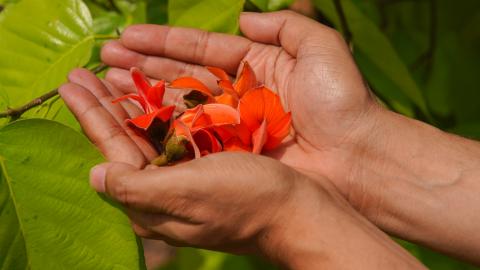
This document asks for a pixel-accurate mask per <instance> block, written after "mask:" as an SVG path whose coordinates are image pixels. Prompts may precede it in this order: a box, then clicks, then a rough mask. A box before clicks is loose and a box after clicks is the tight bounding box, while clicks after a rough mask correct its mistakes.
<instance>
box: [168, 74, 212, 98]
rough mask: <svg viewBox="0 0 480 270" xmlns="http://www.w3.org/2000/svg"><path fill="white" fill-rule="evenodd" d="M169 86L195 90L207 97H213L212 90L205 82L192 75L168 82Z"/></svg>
mask: <svg viewBox="0 0 480 270" xmlns="http://www.w3.org/2000/svg"><path fill="white" fill-rule="evenodd" d="M170 87H172V88H179V89H192V90H197V91H199V92H201V93H203V94H205V95H207V96H209V97H213V95H212V91H211V90H210V89H209V88H208V87H207V86H206V85H205V84H203V83H202V82H201V81H199V80H197V79H195V78H192V77H182V78H178V79H176V80H174V81H173V82H171V83H170Z"/></svg>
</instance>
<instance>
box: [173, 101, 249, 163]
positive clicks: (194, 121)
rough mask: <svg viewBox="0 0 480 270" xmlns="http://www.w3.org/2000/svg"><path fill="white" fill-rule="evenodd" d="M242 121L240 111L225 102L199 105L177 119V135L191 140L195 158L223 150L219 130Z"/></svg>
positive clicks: (175, 127) (174, 126)
mask: <svg viewBox="0 0 480 270" xmlns="http://www.w3.org/2000/svg"><path fill="white" fill-rule="evenodd" d="M239 123H240V115H239V114H238V111H237V110H235V109H233V108H232V107H230V106H227V105H224V104H214V103H212V104H206V105H201V104H200V105H198V106H196V107H195V108H193V109H189V110H186V111H185V112H184V113H183V114H182V115H181V116H180V117H179V118H178V119H176V120H175V122H174V124H173V128H174V130H175V135H176V136H184V137H185V138H187V140H188V141H189V142H190V145H191V147H192V149H193V152H194V154H195V158H198V157H200V156H204V155H206V154H209V153H215V152H220V151H222V149H223V147H222V144H221V143H220V142H219V140H218V139H217V131H218V130H221V128H222V127H225V126H233V125H237V124H239Z"/></svg>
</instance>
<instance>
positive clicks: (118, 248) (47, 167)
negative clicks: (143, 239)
mask: <svg viewBox="0 0 480 270" xmlns="http://www.w3.org/2000/svg"><path fill="white" fill-rule="evenodd" d="M101 161H102V157H101V155H100V154H99V153H98V152H97V151H96V150H95V148H94V147H93V145H91V144H90V143H89V142H88V140H87V139H86V138H85V137H83V135H81V134H80V133H77V132H76V131H74V130H72V129H70V128H68V127H66V126H63V125H61V124H59V123H56V122H53V121H49V120H41V119H31V120H20V121H18V122H14V123H12V124H10V125H7V126H5V127H4V128H2V129H0V168H1V170H0V224H2V225H1V226H0V269H143V268H144V263H143V254H142V251H141V248H139V245H138V242H137V239H136V237H135V235H134V234H133V232H132V229H131V227H130V225H129V221H128V219H127V217H126V216H125V215H124V214H123V212H122V211H121V210H120V209H119V208H118V207H117V206H116V205H113V204H111V203H109V202H108V201H106V200H105V199H104V198H102V197H100V196H98V195H97V194H96V193H95V192H94V191H93V190H92V189H91V188H90V187H89V184H88V171H89V169H90V167H92V166H93V165H94V164H96V163H98V162H101Z"/></svg>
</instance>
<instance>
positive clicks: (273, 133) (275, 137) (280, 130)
mask: <svg viewBox="0 0 480 270" xmlns="http://www.w3.org/2000/svg"><path fill="white" fill-rule="evenodd" d="M291 122H292V115H291V113H290V112H289V113H287V114H286V115H285V116H284V117H283V118H282V119H280V120H279V121H277V122H275V123H272V124H271V125H268V129H267V132H268V139H267V142H266V143H265V145H264V146H263V148H264V149H265V150H273V149H275V148H276V147H277V146H279V145H280V144H281V143H282V141H283V139H285V137H287V135H288V134H289V133H290V125H291Z"/></svg>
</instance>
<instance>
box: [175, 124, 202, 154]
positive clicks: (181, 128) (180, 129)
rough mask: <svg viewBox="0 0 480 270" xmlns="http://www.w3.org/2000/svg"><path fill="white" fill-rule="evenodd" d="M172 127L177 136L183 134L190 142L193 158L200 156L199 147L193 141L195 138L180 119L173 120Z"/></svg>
mask: <svg viewBox="0 0 480 270" xmlns="http://www.w3.org/2000/svg"><path fill="white" fill-rule="evenodd" d="M173 126H174V128H175V134H176V135H177V136H185V137H186V138H187V140H188V141H189V142H190V145H191V146H192V148H193V152H194V154H195V158H200V157H201V153H200V149H198V146H197V144H196V143H195V140H194V139H193V136H192V132H191V131H190V128H189V127H187V125H185V123H183V122H182V121H178V120H175V122H174V125H173Z"/></svg>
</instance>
